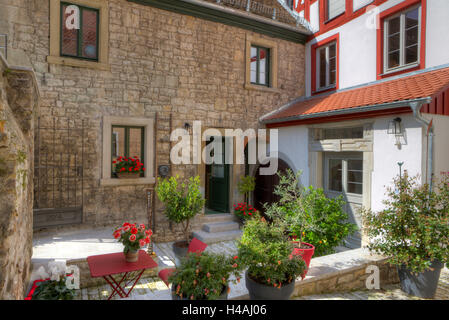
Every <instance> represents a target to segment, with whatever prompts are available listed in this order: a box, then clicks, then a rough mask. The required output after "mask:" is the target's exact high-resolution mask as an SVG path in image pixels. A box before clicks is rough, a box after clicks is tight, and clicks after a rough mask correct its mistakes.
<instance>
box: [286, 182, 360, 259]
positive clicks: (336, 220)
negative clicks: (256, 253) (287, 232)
mask: <svg viewBox="0 0 449 320" xmlns="http://www.w3.org/2000/svg"><path fill="white" fill-rule="evenodd" d="M302 192H303V196H302V198H303V201H304V202H305V203H306V205H305V206H304V209H305V210H306V218H307V217H310V219H311V220H313V221H315V224H316V227H315V228H312V229H308V228H306V229H305V230H303V231H302V233H301V235H302V239H301V241H303V242H304V243H313V244H314V247H315V250H314V252H313V255H314V256H315V257H320V256H324V255H328V254H332V253H335V248H336V247H337V246H339V245H342V244H343V242H344V239H345V238H346V237H348V236H349V235H351V234H353V233H354V232H356V231H357V230H358V227H357V225H356V224H354V223H351V222H349V221H348V214H347V213H346V212H345V210H344V205H345V201H344V200H343V197H342V196H339V197H337V198H328V197H326V195H325V194H324V191H323V189H321V188H314V187H313V186H309V187H304V188H303V191H302ZM294 229H296V227H294V228H293V234H294V235H293V236H292V238H295V237H296V234H298V233H299V232H300V230H294Z"/></svg>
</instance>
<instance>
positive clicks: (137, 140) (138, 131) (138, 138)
mask: <svg viewBox="0 0 449 320" xmlns="http://www.w3.org/2000/svg"><path fill="white" fill-rule="evenodd" d="M142 131H143V128H130V129H129V152H128V154H129V156H130V157H131V158H134V157H138V158H139V159H140V160H142Z"/></svg>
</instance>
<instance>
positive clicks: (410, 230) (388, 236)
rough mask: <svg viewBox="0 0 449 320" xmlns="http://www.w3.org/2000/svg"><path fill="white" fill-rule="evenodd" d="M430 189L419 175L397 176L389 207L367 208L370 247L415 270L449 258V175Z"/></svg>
mask: <svg viewBox="0 0 449 320" xmlns="http://www.w3.org/2000/svg"><path fill="white" fill-rule="evenodd" d="M436 188H437V190H436V191H431V192H429V187H428V185H426V184H424V185H421V184H420V183H419V180H418V177H412V178H410V177H409V176H408V175H407V173H405V174H404V176H403V177H396V178H395V179H394V187H391V188H388V189H387V196H388V198H387V199H386V200H385V201H384V205H385V209H384V210H382V211H380V212H378V213H373V212H372V211H370V210H363V211H362V215H363V218H364V224H365V225H366V231H367V234H368V236H369V237H370V238H371V242H370V244H369V246H368V247H369V248H370V249H371V250H373V251H375V252H377V253H379V254H383V255H386V256H389V257H390V258H389V262H390V263H392V264H395V265H402V264H405V265H407V266H408V268H410V269H411V270H412V271H414V272H422V271H424V270H426V269H428V268H429V265H430V262H431V261H433V260H439V261H441V262H443V263H447V262H448V261H449V248H448V245H449V207H448V206H447V204H448V198H449V188H448V177H447V176H444V177H443V178H442V180H441V181H440V182H439V183H438V184H437V186H436Z"/></svg>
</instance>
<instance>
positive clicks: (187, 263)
mask: <svg viewBox="0 0 449 320" xmlns="http://www.w3.org/2000/svg"><path fill="white" fill-rule="evenodd" d="M242 268H243V266H242V265H241V263H240V260H239V258H238V257H227V256H225V255H223V254H214V253H208V252H203V253H201V254H196V253H189V254H188V256H187V257H186V258H183V259H182V260H181V264H180V266H179V267H178V268H176V270H175V271H174V272H173V273H172V275H171V276H170V277H169V282H170V283H172V284H173V286H174V288H175V294H177V295H178V296H181V297H183V298H187V299H192V300H214V299H217V298H218V297H219V296H220V295H221V294H222V293H223V290H224V289H225V287H227V286H228V282H229V281H230V277H231V276H233V278H234V280H233V282H237V281H240V279H239V277H240V272H241V271H242ZM237 279H238V280H237Z"/></svg>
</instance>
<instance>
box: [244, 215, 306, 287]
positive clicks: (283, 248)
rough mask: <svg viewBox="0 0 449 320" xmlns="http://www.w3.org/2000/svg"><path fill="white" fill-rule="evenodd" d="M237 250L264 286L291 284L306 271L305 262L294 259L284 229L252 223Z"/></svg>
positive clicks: (254, 221)
mask: <svg viewBox="0 0 449 320" xmlns="http://www.w3.org/2000/svg"><path fill="white" fill-rule="evenodd" d="M238 247H239V257H240V259H241V260H242V262H243V264H244V265H245V266H247V267H248V272H249V275H250V276H251V278H253V279H254V280H256V281H258V282H260V283H263V284H267V285H279V284H286V283H289V282H291V281H294V279H296V278H297V277H298V276H299V275H301V274H303V272H304V270H305V269H306V265H305V262H304V260H302V258H301V257H300V256H295V255H292V252H293V249H294V246H293V243H292V242H291V241H289V239H288V236H287V234H286V229H285V227H284V226H283V225H276V224H269V223H268V222H266V221H264V220H262V219H260V218H256V219H250V220H248V221H247V223H246V224H245V227H244V229H243V235H242V238H241V240H240V242H239V244H238Z"/></svg>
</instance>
